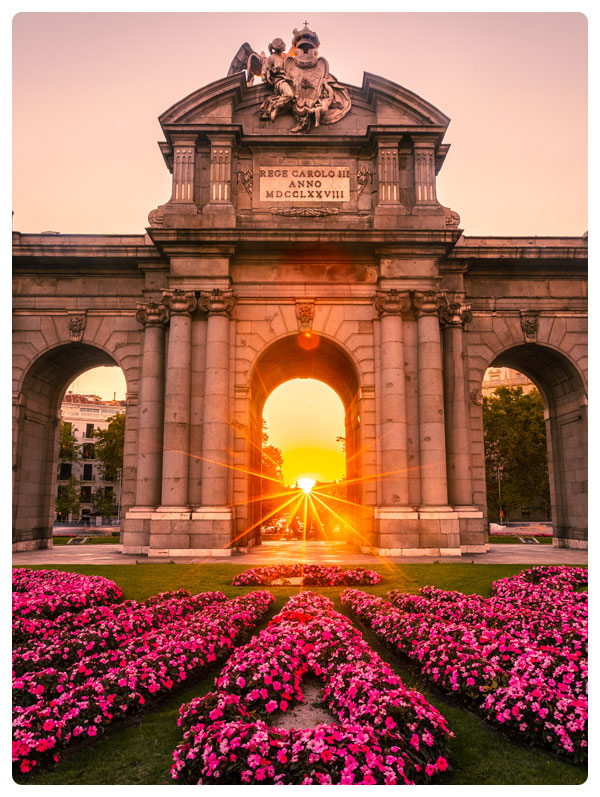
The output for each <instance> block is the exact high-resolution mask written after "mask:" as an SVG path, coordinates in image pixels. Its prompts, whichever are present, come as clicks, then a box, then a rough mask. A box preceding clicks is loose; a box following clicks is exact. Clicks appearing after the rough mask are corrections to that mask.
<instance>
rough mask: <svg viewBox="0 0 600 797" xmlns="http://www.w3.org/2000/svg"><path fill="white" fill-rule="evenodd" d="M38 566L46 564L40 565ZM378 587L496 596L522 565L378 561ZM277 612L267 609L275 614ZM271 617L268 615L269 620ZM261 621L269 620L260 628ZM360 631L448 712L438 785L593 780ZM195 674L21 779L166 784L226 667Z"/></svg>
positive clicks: (84, 569) (102, 569)
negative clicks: (183, 711) (200, 699)
mask: <svg viewBox="0 0 600 797" xmlns="http://www.w3.org/2000/svg"><path fill="white" fill-rule="evenodd" d="M36 569H39V568H36ZM55 569H60V570H68V571H70V572H77V573H85V574H87V575H92V574H98V575H103V576H106V577H107V578H110V579H112V580H114V581H116V582H117V583H118V584H119V585H120V586H121V587H122V589H123V598H134V599H136V600H141V599H143V598H146V597H148V596H150V595H153V594H156V593H157V592H161V591H165V590H171V589H178V588H184V589H188V590H190V592H193V593H195V592H201V591H204V590H221V591H223V592H225V593H226V594H227V595H229V596H231V597H233V596H235V595H241V594H245V593H246V592H249V591H251V590H252V589H257V588H256V587H254V588H253V587H233V586H231V580H232V578H233V576H234V575H235V574H236V573H239V572H242V571H243V570H245V569H246V568H245V567H244V566H243V565H241V564H240V565H237V564H218V565H217V564H189V565H175V564H141V565H97V566H75V565H73V566H65V567H59V568H55ZM377 569H378V570H379V571H380V572H381V574H382V576H383V578H382V581H381V583H380V584H378V585H377V586H373V587H365V591H367V592H371V593H373V594H377V595H382V596H385V595H386V593H387V591H388V590H389V589H392V588H396V589H402V590H405V591H406V592H416V591H417V590H418V589H419V587H421V586H424V585H425V584H435V585H436V586H438V587H441V588H443V589H456V590H460V591H461V592H464V593H473V592H476V593H479V594H481V595H484V596H489V595H490V594H491V586H492V582H493V581H494V580H497V579H499V578H504V577H505V576H510V575H514V574H516V573H518V572H520V571H521V570H523V569H526V568H525V567H524V566H519V565H471V564H466V563H465V564H407V565H404V564H382V565H381V566H380V567H378V568H377ZM269 589H270V590H271V591H272V592H273V594H274V595H275V596H276V597H277V602H276V603H275V605H274V608H273V609H272V612H271V615H272V614H274V613H276V612H277V611H278V610H279V609H280V608H281V606H282V605H283V603H284V602H285V600H286V599H287V598H288V597H289V596H290V595H292V594H294V593H295V592H296V591H297V589H298V588H297V587H270V588H269ZM311 589H314V591H316V592H321V593H323V594H325V595H328V596H329V597H330V598H332V599H333V600H334V602H335V604H336V609H337V610H338V611H342V612H343V609H342V607H341V604H340V601H339V594H340V591H341V589H340V588H337V587H314V588H311ZM271 615H270V616H271ZM265 624H266V620H265V621H264V623H263V626H264V625H265ZM261 627H262V626H261ZM361 631H362V633H363V635H364V636H365V638H366V639H367V641H368V642H369V644H370V645H371V646H372V647H373V648H374V649H375V650H376V651H377V652H378V653H379V654H380V655H381V656H382V657H383V658H384V659H385V660H386V661H389V662H390V664H391V665H392V667H393V669H394V670H395V671H396V672H397V673H398V674H399V675H400V676H401V677H402V679H403V680H404V682H405V683H406V684H407V685H409V686H411V687H414V688H416V689H418V690H419V691H420V692H422V693H423V694H424V695H425V696H426V697H427V699H428V700H429V701H430V702H432V703H433V704H434V705H435V706H436V707H437V708H438V709H439V710H440V711H441V712H442V714H444V716H445V717H446V718H447V719H448V722H449V725H450V727H451V728H452V730H453V732H454V739H453V740H452V743H451V750H450V757H449V760H450V764H451V770H449V771H448V772H446V773H444V776H443V777H442V778H441V779H439V780H438V781H436V782H439V783H442V784H457V785H458V784H476V785H492V784H506V785H516V784H540V785H550V784H560V785H563V784H564V785H575V784H580V783H583V782H584V781H585V779H586V770H585V768H584V767H581V766H576V765H573V764H570V763H568V762H565V761H562V760H560V759H558V758H557V757H555V756H553V755H551V754H549V753H545V752H543V751H540V750H537V749H534V748H526V747H523V746H521V745H520V744H518V743H516V742H514V741H512V740H511V739H509V738H508V737H506V736H504V735H503V734H502V733H501V732H499V731H496V730H494V729H492V727H491V726H489V725H488V724H487V723H485V722H484V721H483V720H482V719H480V718H479V717H477V716H476V715H474V714H472V713H471V712H469V711H467V710H465V709H464V708H463V707H462V706H460V705H458V704H457V703H455V702H453V701H452V700H451V699H448V698H447V697H446V696H444V695H443V694H442V693H441V692H438V691H437V690H435V689H433V688H432V687H431V686H430V685H429V683H428V682H427V681H425V680H424V679H423V678H422V677H421V676H420V675H419V674H418V673H416V672H415V671H414V669H413V668H412V667H411V666H409V665H408V664H407V663H406V661H402V660H400V658H398V657H397V656H395V655H394V654H392V653H390V651H388V650H387V649H386V648H384V647H383V646H382V645H381V644H380V642H379V641H378V640H377V639H376V638H375V637H374V636H373V635H372V634H371V633H370V632H369V631H367V630H366V629H364V628H361ZM221 666H222V665H219V667H217V668H215V669H213V670H212V671H211V672H209V673H205V674H204V676H203V677H198V678H197V679H195V680H193V681H190V682H189V684H187V685H185V686H183V687H180V688H179V689H178V690H177V691H174V692H173V694H171V695H169V696H166V697H165V698H164V699H163V700H162V701H161V702H160V704H159V705H155V706H154V707H153V708H152V709H150V710H148V711H146V712H145V713H144V714H143V715H141V716H140V717H137V718H133V719H131V720H129V721H128V722H126V723H121V724H120V725H115V726H114V727H113V728H111V729H109V731H108V733H107V735H106V736H105V737H104V738H102V739H99V740H97V741H95V743H94V744H93V745H92V744H90V745H89V746H86V747H83V748H81V749H79V750H78V751H72V752H71V753H68V754H65V755H64V757H63V759H62V760H61V762H60V763H59V765H58V766H57V767H56V769H55V770H53V771H51V772H49V771H46V772H39V773H37V774H36V775H34V776H33V777H29V778H27V779H25V778H23V779H21V778H19V781H18V782H20V783H30V784H40V785H41V784H55V785H58V784H82V785H91V784H139V785H143V784H169V783H172V781H171V779H170V774H169V770H170V766H171V761H172V758H171V753H172V751H173V749H174V747H175V746H176V745H177V744H178V743H179V741H180V735H179V732H178V728H177V724H176V723H177V715H178V710H179V707H180V705H181V704H182V703H184V702H186V701H188V700H190V699H191V698H193V697H195V696H197V695H201V694H205V693H206V692H207V691H210V689H211V687H212V684H213V680H214V677H215V675H216V674H217V673H218V671H219V670H220V667H221Z"/></svg>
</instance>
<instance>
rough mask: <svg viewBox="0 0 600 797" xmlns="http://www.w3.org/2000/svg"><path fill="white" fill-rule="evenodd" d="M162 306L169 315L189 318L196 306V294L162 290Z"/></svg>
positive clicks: (179, 290) (180, 290) (177, 289)
mask: <svg viewBox="0 0 600 797" xmlns="http://www.w3.org/2000/svg"><path fill="white" fill-rule="evenodd" d="M161 301H162V304H163V305H164V306H165V307H167V308H168V310H169V314H170V315H171V316H173V315H189V316H191V315H192V313H193V312H194V310H195V309H196V306H197V301H196V294H195V293H194V291H185V290H182V289H180V288H175V289H174V290H171V291H169V290H163V292H162V300H161Z"/></svg>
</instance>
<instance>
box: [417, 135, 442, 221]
mask: <svg viewBox="0 0 600 797" xmlns="http://www.w3.org/2000/svg"><path fill="white" fill-rule="evenodd" d="M413 165H414V175H415V206H416V207H417V208H418V207H419V206H425V205H436V204H437V197H436V189H435V139H433V138H429V137H426V136H423V137H417V136H413Z"/></svg>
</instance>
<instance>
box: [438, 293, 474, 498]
mask: <svg viewBox="0 0 600 797" xmlns="http://www.w3.org/2000/svg"><path fill="white" fill-rule="evenodd" d="M472 317H473V314H472V313H471V311H470V309H469V308H468V307H465V306H464V305H462V304H461V303H460V302H452V303H451V304H448V305H446V306H445V307H442V309H441V310H440V319H441V321H442V325H443V336H444V395H445V413H446V450H447V459H448V469H447V475H448V498H449V500H450V504H451V505H452V506H453V508H454V509H455V510H457V509H458V510H465V509H466V508H467V507H469V508H471V509H472V503H473V499H472V494H471V471H470V462H469V430H468V407H467V400H466V395H465V373H464V362H463V326H464V324H466V323H468V322H469V321H470V320H471V318H472Z"/></svg>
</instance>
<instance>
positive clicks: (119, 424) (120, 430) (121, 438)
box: [92, 412, 125, 482]
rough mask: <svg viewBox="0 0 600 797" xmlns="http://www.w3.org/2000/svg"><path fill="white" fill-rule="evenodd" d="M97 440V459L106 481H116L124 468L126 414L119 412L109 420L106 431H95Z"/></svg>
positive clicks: (93, 435)
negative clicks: (119, 472)
mask: <svg viewBox="0 0 600 797" xmlns="http://www.w3.org/2000/svg"><path fill="white" fill-rule="evenodd" d="M92 437H94V438H95V439H96V459H97V460H99V463H100V464H99V469H100V473H101V475H102V478H103V479H104V480H105V481H109V482H113V481H116V479H117V475H118V471H119V470H120V469H122V467H123V448H124V444H125V413H123V412H119V413H117V414H116V415H113V416H112V417H111V418H109V419H108V427H107V428H106V429H94V432H93V433H92Z"/></svg>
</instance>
